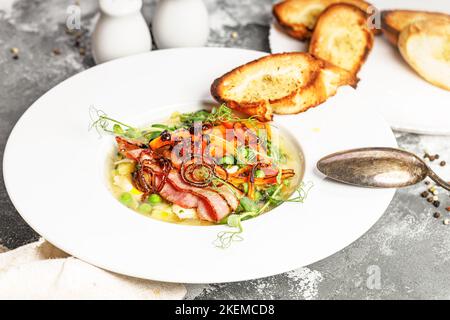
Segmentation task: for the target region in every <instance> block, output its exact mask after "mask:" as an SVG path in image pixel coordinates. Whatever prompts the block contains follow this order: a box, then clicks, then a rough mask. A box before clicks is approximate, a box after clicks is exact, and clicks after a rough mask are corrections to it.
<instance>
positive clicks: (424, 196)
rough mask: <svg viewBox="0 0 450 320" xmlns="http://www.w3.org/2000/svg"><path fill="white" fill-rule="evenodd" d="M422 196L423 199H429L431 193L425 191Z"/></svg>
mask: <svg viewBox="0 0 450 320" xmlns="http://www.w3.org/2000/svg"><path fill="white" fill-rule="evenodd" d="M420 195H421V197H422V198H426V197H428V195H429V193H428V191H424V192H422V193H421V194H420Z"/></svg>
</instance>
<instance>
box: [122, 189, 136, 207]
mask: <svg viewBox="0 0 450 320" xmlns="http://www.w3.org/2000/svg"><path fill="white" fill-rule="evenodd" d="M119 201H120V202H122V204H124V205H126V206H129V205H130V204H131V202H132V201H133V196H132V195H131V193H128V192H124V193H122V194H121V195H120V198H119Z"/></svg>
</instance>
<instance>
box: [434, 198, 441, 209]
mask: <svg viewBox="0 0 450 320" xmlns="http://www.w3.org/2000/svg"><path fill="white" fill-rule="evenodd" d="M440 205H441V203H440V202H439V201H438V200H434V201H433V206H435V207H436V208H439V206H440Z"/></svg>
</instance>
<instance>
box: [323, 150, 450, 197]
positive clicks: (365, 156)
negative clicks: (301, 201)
mask: <svg viewBox="0 0 450 320" xmlns="http://www.w3.org/2000/svg"><path fill="white" fill-rule="evenodd" d="M317 169H318V170H319V171H320V172H322V173H323V174H324V175H326V176H328V177H329V178H331V179H333V180H336V181H339V182H344V183H347V184H352V185H357V186H363V187H372V188H400V187H406V186H410V185H414V184H417V183H419V182H421V181H423V180H424V179H425V178H426V177H427V176H428V177H430V178H431V179H432V180H433V181H435V182H436V183H437V184H438V185H440V186H441V187H443V188H445V189H447V190H450V185H449V184H448V183H446V182H445V181H444V180H443V179H441V178H439V177H438V176H437V175H436V174H435V173H434V172H433V171H432V170H431V169H430V168H429V167H428V166H427V164H426V163H425V162H424V161H423V160H422V159H420V158H419V157H418V156H416V155H415V154H412V153H410V152H407V151H404V150H400V149H395V148H360V149H352V150H346V151H341V152H337V153H333V154H330V155H328V156H326V157H324V158H322V159H320V160H319V161H318V163H317Z"/></svg>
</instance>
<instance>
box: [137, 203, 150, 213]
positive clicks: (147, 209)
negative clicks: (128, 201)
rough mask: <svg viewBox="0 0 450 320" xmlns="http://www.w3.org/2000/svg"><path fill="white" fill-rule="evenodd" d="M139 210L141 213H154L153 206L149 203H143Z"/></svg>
mask: <svg viewBox="0 0 450 320" xmlns="http://www.w3.org/2000/svg"><path fill="white" fill-rule="evenodd" d="M138 210H139V212H141V213H150V212H151V211H152V206H151V205H149V204H148V203H143V204H141V205H140V206H139V208H138Z"/></svg>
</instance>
